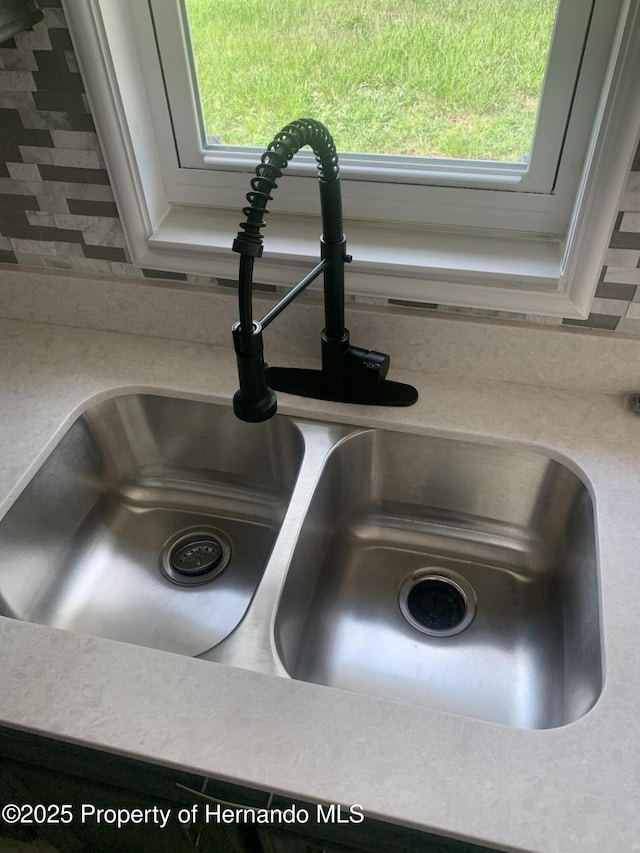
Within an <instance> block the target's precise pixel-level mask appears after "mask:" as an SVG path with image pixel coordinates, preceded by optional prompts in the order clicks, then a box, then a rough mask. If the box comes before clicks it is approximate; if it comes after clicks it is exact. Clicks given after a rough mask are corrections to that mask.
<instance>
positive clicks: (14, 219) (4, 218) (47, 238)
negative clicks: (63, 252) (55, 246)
mask: <svg viewBox="0 0 640 853" xmlns="http://www.w3.org/2000/svg"><path fill="white" fill-rule="evenodd" d="M0 231H2V234H3V235H4V236H5V237H16V238H18V239H20V240H41V241H43V242H46V243H51V242H56V243H82V232H81V231H72V230H71V229H70V228H53V227H49V226H46V225H31V224H30V223H29V220H28V219H27V217H26V214H25V212H24V211H23V210H10V211H4V212H0Z"/></svg>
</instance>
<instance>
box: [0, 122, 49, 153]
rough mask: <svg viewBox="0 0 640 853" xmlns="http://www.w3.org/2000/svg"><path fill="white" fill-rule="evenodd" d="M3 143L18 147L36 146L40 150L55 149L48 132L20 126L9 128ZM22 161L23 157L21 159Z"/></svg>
mask: <svg viewBox="0 0 640 853" xmlns="http://www.w3.org/2000/svg"><path fill="white" fill-rule="evenodd" d="M3 141H6V142H13V143H15V144H16V145H34V146H36V147H38V148H53V139H51V134H50V133H49V131H48V130H31V129H29V128H25V127H22V125H20V126H14V127H8V128H7V129H6V131H5V133H4V134H3ZM20 161H22V157H20Z"/></svg>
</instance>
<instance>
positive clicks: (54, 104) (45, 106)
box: [0, 0, 640, 336]
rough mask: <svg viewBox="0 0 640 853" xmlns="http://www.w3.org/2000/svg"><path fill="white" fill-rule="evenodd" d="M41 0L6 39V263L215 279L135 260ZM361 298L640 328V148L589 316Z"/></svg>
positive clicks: (54, 19)
mask: <svg viewBox="0 0 640 853" xmlns="http://www.w3.org/2000/svg"><path fill="white" fill-rule="evenodd" d="M39 4H40V6H41V7H42V8H43V12H44V16H45V17H44V20H43V21H42V22H40V23H39V24H36V26H35V27H34V29H33V30H32V31H29V32H26V33H21V34H19V35H17V36H16V37H15V38H14V39H11V40H9V41H7V42H5V43H3V44H1V45H0V127H1V129H2V134H1V137H0V263H11V264H23V265H28V266H40V267H47V268H53V269H67V270H75V271H78V272H83V273H97V274H101V275H112V276H117V277H125V278H131V277H133V278H139V277H142V276H146V277H150V278H165V279H166V278H170V279H179V280H189V281H197V282H200V283H207V282H212V283H215V280H214V279H207V278H203V277H202V276H191V275H185V274H182V273H169V272H161V271H156V270H143V269H140V268H138V267H137V266H134V265H133V264H131V263H130V262H129V257H128V254H127V249H126V245H125V239H124V234H123V231H122V226H121V224H120V219H119V217H118V211H117V208H116V205H115V201H114V197H113V193H112V191H111V187H110V184H109V177H108V174H107V171H106V168H105V164H104V160H103V158H102V153H101V150H100V145H99V142H98V138H97V136H96V133H95V127H94V124H93V121H92V118H91V114H90V111H89V107H88V103H87V99H86V96H85V94H84V86H83V83H82V78H81V76H80V74H79V71H78V66H77V63H76V59H75V54H74V52H73V46H72V44H71V39H70V37H69V32H68V28H67V24H66V20H65V17H64V12H63V10H62V8H61V6H60V0H39ZM219 283H220V284H227V285H232V286H235V285H234V284H233V283H231V282H222V281H221V282H219ZM264 289H265V290H269V291H273V290H276V288H273V287H268V286H265V287H264ZM355 299H356V301H374V302H376V303H377V304H379V303H380V302H381V301H382V302H383V303H384V304H388V305H389V307H390V308H392V307H393V306H398V307H401V308H406V307H411V308H412V310H416V311H423V312H432V311H440V312H456V313H460V314H469V315H473V316H489V317H500V318H504V319H509V320H517V321H524V322H534V323H547V324H560V323H564V324H566V325H573V326H582V327H585V328H590V329H600V330H608V331H615V332H618V333H623V334H628V335H635V336H640V148H639V149H638V153H637V154H636V157H635V160H634V163H633V165H632V168H631V171H630V173H629V178H628V182H627V188H626V192H625V194H624V197H623V201H622V204H621V210H620V212H619V214H618V216H617V218H616V222H615V225H614V229H613V234H612V238H611V243H610V248H609V251H608V253H607V256H606V258H605V266H604V267H603V269H602V273H601V278H600V282H599V285H598V289H597V292H596V298H595V300H594V303H593V306H592V311H591V314H590V315H589V317H588V319H587V320H583V321H576V320H569V319H565V320H559V319H558V320H554V319H550V318H546V317H538V316H532V315H526V314H510V313H507V312H495V311H485V310H479V309H465V308H456V307H452V306H447V305H440V304H437V305H436V304H422V303H409V302H404V301H401V300H394V299H390V300H380V299H375V300H367V299H366V298H364V297H355Z"/></svg>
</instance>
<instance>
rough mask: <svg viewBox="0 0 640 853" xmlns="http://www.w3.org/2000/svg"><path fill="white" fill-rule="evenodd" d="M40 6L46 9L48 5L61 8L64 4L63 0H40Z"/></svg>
mask: <svg viewBox="0 0 640 853" xmlns="http://www.w3.org/2000/svg"><path fill="white" fill-rule="evenodd" d="M38 6H40V8H41V9H46V8H48V7H51V8H56V9H59V8H60V6H62V2H61V0H38Z"/></svg>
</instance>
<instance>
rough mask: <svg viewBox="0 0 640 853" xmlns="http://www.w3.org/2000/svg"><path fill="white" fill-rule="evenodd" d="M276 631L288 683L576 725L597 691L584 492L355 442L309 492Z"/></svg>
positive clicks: (598, 657) (555, 478) (517, 453)
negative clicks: (297, 681) (290, 679)
mask: <svg viewBox="0 0 640 853" xmlns="http://www.w3.org/2000/svg"><path fill="white" fill-rule="evenodd" d="M274 630H275V641H276V647H277V650H278V654H279V656H280V659H281V661H282V663H283V665H284V667H285V669H286V670H287V672H288V673H289V674H290V675H291V676H292V677H293V678H297V679H301V680H304V681H310V682H316V683H318V684H324V685H328V686H331V687H337V688H342V689H346V690H353V691H358V692H362V693H367V694H371V695H378V696H383V697H386V698H391V699H397V700H399V701H404V702H411V703H414V704H420V705H424V706H428V707H430V708H433V709H438V710H442V711H446V712H451V713H457V714H463V715H466V716H469V717H475V718H479V719H483V720H489V721H492V722H497V723H502V724H505V725H510V726H516V727H520V728H528V729H544V728H552V727H556V726H562V725H566V724H568V723H571V722H573V721H575V720H577V719H579V718H580V717H581V716H582V715H583V714H585V713H586V712H587V711H588V710H589V709H590V708H591V707H592V706H593V705H594V704H595V702H596V701H597V699H598V696H599V694H600V691H601V687H602V654H601V645H602V644H601V627H600V597H599V582H598V565H597V548H596V536H595V527H594V511H593V504H592V500H591V496H590V493H589V490H588V488H587V487H586V485H585V483H584V482H583V481H582V479H581V478H580V477H579V476H578V475H577V474H576V473H575V472H574V471H573V470H571V469H570V468H569V467H567V465H565V464H563V463H562V462H559V461H558V460H555V459H552V458H550V457H548V456H546V455H544V454H542V453H538V452H530V451H522V450H513V449H507V448H505V447H501V446H491V445H483V444H476V443H468V442H463V441H458V440H453V439H448V438H439V437H430V436H416V435H408V434H403V433H395V432H394V433H392V432H385V431H380V430H362V431H359V432H355V433H353V434H351V435H350V436H349V437H347V438H345V439H343V440H342V441H341V442H340V443H339V444H338V445H337V446H336V447H335V449H334V450H333V451H332V453H331V454H330V455H329V457H328V459H327V462H326V464H325V466H324V469H323V471H322V474H321V476H320V478H319V481H318V486H317V489H316V491H315V493H314V496H313V498H312V500H311V503H310V507H309V511H308V513H307V514H306V517H305V520H304V522H303V523H302V526H301V529H300V535H299V537H298V540H297V545H296V548H295V550H294V553H293V556H292V559H291V563H290V567H289V571H288V573H287V577H286V580H285V582H284V585H283V588H282V591H281V595H280V601H279V606H278V609H277V612H276V617H275V622H274Z"/></svg>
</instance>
